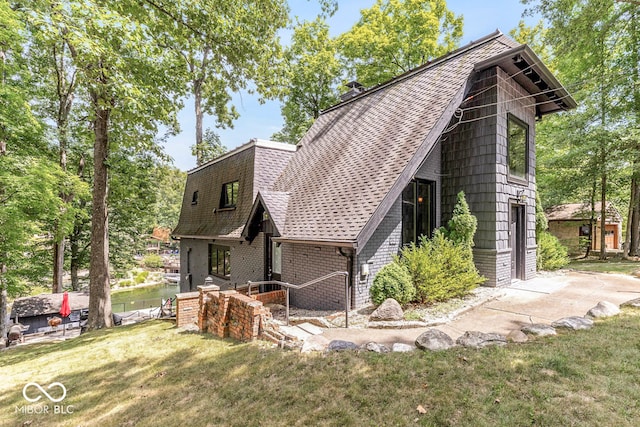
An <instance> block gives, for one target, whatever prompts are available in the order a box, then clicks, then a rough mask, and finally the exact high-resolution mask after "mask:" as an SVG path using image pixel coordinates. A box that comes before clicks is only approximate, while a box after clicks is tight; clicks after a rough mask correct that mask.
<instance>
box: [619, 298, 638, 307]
mask: <svg viewBox="0 0 640 427" xmlns="http://www.w3.org/2000/svg"><path fill="white" fill-rule="evenodd" d="M620 307H632V308H640V298H636V299H632V300H630V301H627V302H624V303H622V304H620Z"/></svg>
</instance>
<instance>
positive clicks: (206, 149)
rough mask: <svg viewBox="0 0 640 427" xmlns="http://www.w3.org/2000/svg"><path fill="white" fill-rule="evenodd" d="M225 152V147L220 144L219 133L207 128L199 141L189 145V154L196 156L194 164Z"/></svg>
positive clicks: (202, 162)
mask: <svg viewBox="0 0 640 427" xmlns="http://www.w3.org/2000/svg"><path fill="white" fill-rule="evenodd" d="M226 152H227V147H225V146H224V145H222V141H220V135H218V134H217V133H215V132H214V131H212V130H211V129H209V128H207V130H205V131H204V136H203V137H202V138H201V142H200V143H199V144H198V143H196V144H194V145H192V146H191V154H193V155H194V156H196V165H198V166H200V165H202V164H204V163H207V162H208V161H209V160H213V159H215V158H216V157H219V156H221V155H223V154H224V153H226Z"/></svg>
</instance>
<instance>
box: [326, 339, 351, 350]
mask: <svg viewBox="0 0 640 427" xmlns="http://www.w3.org/2000/svg"><path fill="white" fill-rule="evenodd" d="M357 349H358V346H357V345H356V344H355V343H353V342H351V341H343V340H333V341H331V342H330V343H329V345H328V346H327V350H329V351H345V350H357Z"/></svg>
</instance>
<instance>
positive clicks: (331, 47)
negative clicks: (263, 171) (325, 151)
mask: <svg viewBox="0 0 640 427" xmlns="http://www.w3.org/2000/svg"><path fill="white" fill-rule="evenodd" d="M337 55H338V53H337V45H336V42H335V40H334V39H332V38H331V37H330V36H329V26H328V25H327V24H326V23H325V22H324V20H323V19H322V18H320V17H319V18H317V19H316V20H315V21H312V22H302V23H299V24H298V25H297V26H296V27H295V28H294V32H293V37H292V41H291V46H290V47H289V48H288V49H287V50H286V51H285V54H284V57H285V68H286V70H285V75H286V80H287V84H286V88H285V89H284V91H283V93H282V94H281V95H280V97H281V99H282V101H283V105H282V109H281V111H282V117H283V118H284V127H283V128H282V129H281V130H280V131H279V132H277V133H275V134H274V135H273V136H272V137H271V138H272V139H274V140H276V141H281V142H288V143H291V144H296V143H297V142H298V141H299V140H300V138H302V136H303V135H304V134H305V132H306V131H307V129H309V127H310V126H311V125H312V124H313V121H314V120H315V119H316V118H318V116H319V115H320V111H321V110H324V109H326V108H328V107H329V106H331V105H332V104H335V103H337V102H338V100H339V98H338V96H337V93H336V92H337V90H336V85H337V83H338V80H339V77H340V74H341V71H342V67H341V63H340V61H338V57H337Z"/></svg>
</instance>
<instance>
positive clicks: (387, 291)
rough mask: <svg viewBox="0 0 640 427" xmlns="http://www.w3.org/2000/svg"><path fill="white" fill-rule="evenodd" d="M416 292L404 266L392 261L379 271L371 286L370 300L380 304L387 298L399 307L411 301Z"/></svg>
mask: <svg viewBox="0 0 640 427" xmlns="http://www.w3.org/2000/svg"><path fill="white" fill-rule="evenodd" d="M415 293H416V290H415V288H414V286H413V283H412V282H411V275H410V274H409V272H408V271H407V268H406V267H405V266H404V264H402V263H400V262H398V261H397V260H394V261H393V262H391V263H390V264H387V265H385V266H384V267H382V268H381V269H380V271H379V272H378V274H376V278H375V279H373V285H372V286H371V300H372V301H373V302H374V304H382V302H383V301H384V300H386V299H387V298H393V299H395V300H396V301H398V303H399V304H400V305H404V304H406V303H408V302H409V301H412V300H413V298H414V296H415Z"/></svg>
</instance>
